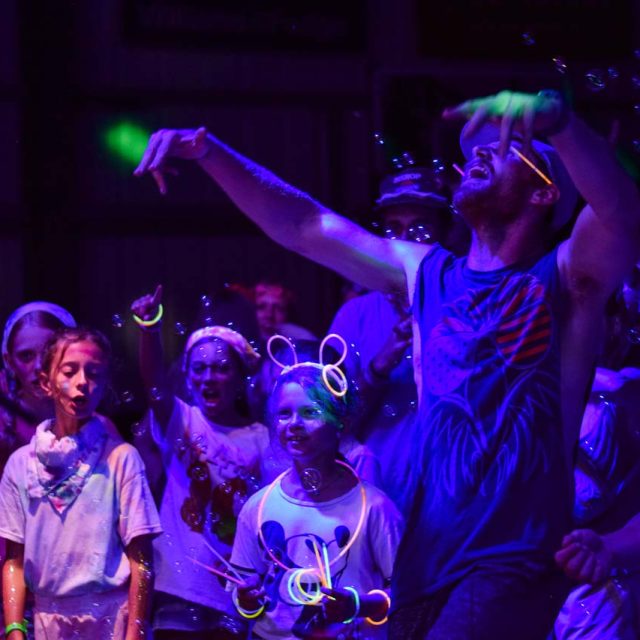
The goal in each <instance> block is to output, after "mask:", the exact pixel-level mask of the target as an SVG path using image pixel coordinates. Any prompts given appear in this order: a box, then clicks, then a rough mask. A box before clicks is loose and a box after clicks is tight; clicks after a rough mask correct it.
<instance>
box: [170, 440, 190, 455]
mask: <svg viewBox="0 0 640 640" xmlns="http://www.w3.org/2000/svg"><path fill="white" fill-rule="evenodd" d="M174 446H175V450H176V451H177V452H178V454H179V455H182V454H183V453H184V452H185V451H186V450H187V449H188V448H189V445H188V444H187V443H186V442H185V441H184V440H183V439H182V438H176V441H175V443H174Z"/></svg>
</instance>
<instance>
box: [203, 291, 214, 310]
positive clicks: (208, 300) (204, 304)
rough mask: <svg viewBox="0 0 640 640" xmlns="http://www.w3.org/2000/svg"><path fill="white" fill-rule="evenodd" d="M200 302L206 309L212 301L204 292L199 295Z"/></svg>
mask: <svg viewBox="0 0 640 640" xmlns="http://www.w3.org/2000/svg"><path fill="white" fill-rule="evenodd" d="M200 304H201V306H203V307H204V308H205V309H208V308H209V307H211V305H212V304H213V303H212V302H211V298H210V297H209V296H208V295H206V294H205V295H202V296H200Z"/></svg>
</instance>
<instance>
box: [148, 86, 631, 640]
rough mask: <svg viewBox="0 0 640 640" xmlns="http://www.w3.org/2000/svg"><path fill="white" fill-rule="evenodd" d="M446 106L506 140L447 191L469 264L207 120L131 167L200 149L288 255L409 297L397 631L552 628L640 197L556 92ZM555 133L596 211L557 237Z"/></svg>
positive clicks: (172, 135)
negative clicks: (255, 157) (585, 430)
mask: <svg viewBox="0 0 640 640" xmlns="http://www.w3.org/2000/svg"><path fill="white" fill-rule="evenodd" d="M444 115H445V117H447V118H452V119H455V118H459V119H467V120H469V122H470V124H469V128H467V129H466V135H468V136H473V135H474V134H475V132H476V131H478V130H479V129H481V128H482V126H483V125H484V124H485V122H487V121H492V122H495V123H496V124H498V125H499V127H500V134H501V135H500V138H499V140H494V141H493V142H491V143H489V144H485V145H482V144H481V145H477V146H475V147H474V148H473V151H472V154H473V155H472V157H471V158H470V160H469V162H468V163H467V164H466V165H465V171H464V176H463V179H462V181H461V184H460V187H459V188H458V190H457V191H456V193H455V194H454V205H455V207H456V209H457V210H458V212H459V213H460V215H461V216H462V217H463V218H464V219H465V221H466V222H467V224H468V225H469V227H470V229H471V246H470V249H469V254H468V255H467V256H466V257H464V258H456V257H455V256H454V255H452V254H450V253H449V252H447V251H446V250H445V249H443V248H442V247H440V246H438V245H434V244H431V243H414V242H401V241H388V240H385V239H381V238H378V237H376V236H374V235H373V234H370V233H367V232H366V231H365V230H364V229H362V228H360V227H358V226H357V225H356V224H354V223H353V222H351V221H349V220H348V219H346V218H344V217H342V216H339V215H338V214H336V213H334V212H333V211H331V210H330V209H328V208H326V207H324V206H323V205H321V204H320V203H319V202H317V201H316V200H314V199H313V198H312V197H310V196H308V195H306V194H304V193H302V192H301V191H299V190H298V189H296V188H295V187H293V186H291V185H289V184H287V183H286V182H284V181H283V180H281V179H280V178H278V177H276V176H275V175H273V174H272V173H271V172H269V171H268V170H266V169H264V168H263V167H260V166H258V165H256V164H255V163H254V162H253V161H251V160H249V159H248V158H246V157H244V156H243V155H241V154H239V153H238V152H236V151H235V150H233V149H231V148H230V147H228V146H227V145H225V144H224V143H222V142H221V141H220V140H219V139H218V138H216V137H215V136H213V135H211V134H209V133H208V132H207V131H206V129H204V128H201V129H197V130H162V131H159V132H158V133H156V134H154V135H153V136H152V137H151V139H150V141H149V146H148V147H147V150H146V151H145V154H144V156H143V158H142V161H141V163H140V165H139V167H138V168H137V169H136V175H143V174H145V173H149V174H151V175H152V176H153V177H154V178H155V180H156V182H157V184H158V186H159V188H160V190H161V192H163V193H164V192H165V191H166V181H165V172H166V170H167V169H168V168H170V167H169V165H170V160H171V159H172V158H176V157H177V158H182V159H189V160H193V161H195V162H197V163H198V164H199V165H200V166H201V167H202V168H203V169H204V171H205V172H207V173H208V175H209V176H210V177H211V178H212V179H213V180H214V181H216V182H217V183H218V184H219V185H220V186H221V187H222V188H223V189H224V190H225V191H226V192H227V194H228V195H229V196H230V197H231V199H232V200H233V202H234V203H235V204H236V205H237V206H238V208H239V209H240V210H241V211H243V212H244V213H245V214H247V215H248V216H249V217H250V218H251V219H252V220H254V221H255V222H256V223H257V224H258V225H259V226H261V228H262V229H263V230H264V231H265V232H266V233H267V234H268V235H269V236H270V237H271V238H272V239H274V240H275V241H277V242H279V243H281V244H282V245H283V246H285V247H287V248H289V249H291V250H293V251H297V252H298V253H300V254H302V255H304V256H306V257H309V258H311V259H314V260H316V261H317V262H319V263H321V264H324V265H326V266H329V267H331V268H333V269H335V270H336V271H337V272H339V273H340V274H341V275H343V276H344V277H347V278H349V279H351V280H354V281H355V282H357V283H358V284H360V285H363V286H365V287H368V288H374V289H378V290H381V291H383V292H386V293H394V292H395V293H402V292H406V293H407V294H408V296H409V299H410V302H411V303H412V311H413V317H412V322H413V330H414V340H413V346H414V351H413V357H414V359H413V362H414V375H415V379H416V382H417V385H418V392H419V408H418V416H417V420H418V423H419V429H418V430H417V433H418V434H419V439H418V440H413V441H411V442H407V447H411V448H412V450H413V451H414V452H415V455H414V459H413V466H414V469H415V470H416V474H417V475H418V479H419V486H418V490H417V491H416V492H415V495H414V497H413V504H412V508H411V512H410V517H409V519H408V523H407V529H406V533H405V536H404V539H403V541H402V543H401V545H400V550H399V553H398V557H397V560H396V564H395V569H394V576H393V598H394V600H393V603H394V612H393V613H392V615H391V620H390V623H391V624H390V637H391V638H392V639H393V638H403V639H404V640H406V639H409V638H411V639H413V638H416V639H417V638H428V639H429V640H434V639H435V638H455V639H458V638H464V639H467V638H474V639H476V640H477V639H480V640H484V639H485V638H486V639H487V640H488V639H489V638H491V639H492V640H496V639H498V640H501V639H503V638H504V639H506V638H520V639H522V638H524V639H529V638H531V639H532V640H533V639H538V638H540V639H542V638H546V636H547V634H548V631H549V630H550V628H551V626H552V623H553V620H554V618H555V616H556V614H557V611H558V609H559V607H560V605H561V604H562V602H563V600H564V597H565V595H566V590H567V587H566V585H565V584H564V583H563V582H562V581H561V578H560V576H559V573H560V572H559V570H558V569H556V567H555V565H554V558H553V556H554V552H555V551H556V550H557V548H559V546H560V542H561V540H562V536H563V534H565V533H566V532H568V531H569V527H570V515H571V514H570V512H571V506H572V502H573V499H572V487H571V472H572V458H573V451H574V448H575V445H576V444H577V441H578V434H579V427H580V419H581V416H582V411H583V409H584V399H585V397H586V395H587V392H588V390H589V385H590V382H591V377H592V373H593V364H594V359H595V353H596V351H597V348H598V343H599V340H600V337H601V325H602V317H603V313H604V309H605V304H606V301H607V299H608V297H609V296H610V294H611V293H612V292H613V291H614V289H615V287H616V286H617V285H619V284H620V283H621V282H622V279H623V277H624V276H625V275H626V273H627V272H628V271H630V269H631V267H632V266H633V264H634V263H635V262H636V260H637V250H638V249H637V246H638V237H639V235H640V196H639V194H638V191H637V189H636V186H635V184H634V183H633V181H632V180H631V178H630V177H629V176H628V175H627V174H626V173H625V172H624V170H623V169H622V168H621V167H620V166H619V165H618V163H617V161H616V159H615V156H614V154H613V151H612V149H611V148H610V146H609V144H608V143H607V142H606V141H605V140H604V139H602V138H601V137H600V136H598V135H597V134H596V133H595V132H594V131H592V130H591V129H590V128H589V127H588V126H587V125H586V124H585V123H584V122H583V121H582V120H581V119H580V118H579V117H578V116H577V115H576V114H575V113H573V112H572V111H571V110H570V109H569V108H568V107H567V106H566V105H565V104H564V103H563V101H562V100H561V99H560V98H559V97H558V96H557V95H553V94H549V93H548V92H547V93H542V94H539V95H533V94H523V93H513V92H501V93H499V94H496V95H493V96H488V97H485V98H478V99H475V100H469V101H467V102H464V103H462V104H461V105H459V106H458V107H455V108H453V109H449V110H447V111H446V112H445V114H444ZM514 132H516V133H519V134H520V136H521V141H519V140H516V139H515V137H514V135H513V134H514ZM545 136H546V137H548V139H549V142H550V146H551V147H552V148H553V149H554V150H555V152H556V153H557V157H558V159H560V160H561V161H562V164H563V165H564V167H565V168H566V170H567V173H568V175H569V176H570V177H571V180H572V182H573V183H574V184H575V186H576V188H577V190H578V191H579V193H580V195H581V196H582V198H583V199H584V200H585V201H586V203H587V205H586V207H585V208H584V209H583V210H582V211H581V212H580V213H579V215H578V218H577V221H576V223H575V225H574V226H573V229H572V231H571V233H570V235H569V237H568V239H567V240H565V241H563V242H562V243H561V244H559V245H557V246H554V244H553V243H554V236H555V234H554V227H555V226H557V225H559V224H560V223H561V218H559V217H558V218H557V219H555V220H554V214H555V209H556V205H557V204H558V202H559V201H560V197H561V189H562V188H563V187H564V184H563V183H562V181H561V179H560V178H559V177H558V174H556V175H551V174H552V173H553V171H552V167H551V164H550V163H551V161H552V158H551V157H548V158H547V160H548V161H549V166H547V165H546V163H545V161H544V160H543V158H540V157H539V156H538V153H536V151H535V145H532V143H531V141H532V139H534V138H536V139H539V138H541V137H545ZM554 181H555V182H554ZM563 197H564V196H563Z"/></svg>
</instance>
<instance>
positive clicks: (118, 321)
mask: <svg viewBox="0 0 640 640" xmlns="http://www.w3.org/2000/svg"><path fill="white" fill-rule="evenodd" d="M111 326H112V327H114V328H115V329H122V327H124V318H123V317H122V316H121V315H120V314H119V313H114V314H113V315H112V316H111Z"/></svg>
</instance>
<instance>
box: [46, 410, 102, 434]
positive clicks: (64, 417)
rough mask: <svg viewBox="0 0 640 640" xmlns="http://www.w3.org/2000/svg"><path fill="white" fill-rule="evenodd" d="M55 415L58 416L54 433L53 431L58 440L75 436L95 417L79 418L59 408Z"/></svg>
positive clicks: (55, 420)
mask: <svg viewBox="0 0 640 640" xmlns="http://www.w3.org/2000/svg"><path fill="white" fill-rule="evenodd" d="M55 413H56V415H55V419H54V423H53V429H52V431H53V435H54V436H55V437H56V438H58V439H60V438H64V437H65V436H73V435H75V434H76V433H78V432H79V431H80V429H82V427H84V425H85V424H87V422H89V420H91V418H92V417H93V416H87V417H82V418H77V417H75V416H70V415H69V414H68V413H65V412H64V411H62V410H61V409H59V408H58V407H56V411H55Z"/></svg>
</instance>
